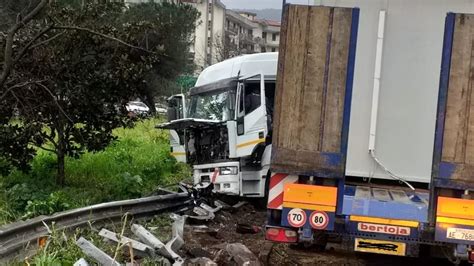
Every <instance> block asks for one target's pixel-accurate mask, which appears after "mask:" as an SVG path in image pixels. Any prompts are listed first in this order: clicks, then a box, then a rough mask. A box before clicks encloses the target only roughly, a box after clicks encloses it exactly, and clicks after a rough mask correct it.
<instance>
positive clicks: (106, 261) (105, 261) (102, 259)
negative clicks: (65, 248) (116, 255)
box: [76, 237, 120, 266]
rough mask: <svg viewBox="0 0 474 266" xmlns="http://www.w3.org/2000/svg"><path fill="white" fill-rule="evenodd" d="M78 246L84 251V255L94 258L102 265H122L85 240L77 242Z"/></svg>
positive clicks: (81, 239)
mask: <svg viewBox="0 0 474 266" xmlns="http://www.w3.org/2000/svg"><path fill="white" fill-rule="evenodd" d="M76 244H77V245H78V246H79V247H80V248H81V249H82V252H84V254H86V255H87V256H89V257H91V258H93V259H94V260H96V261H97V262H98V263H100V264H101V265H111V266H120V263H118V262H117V261H116V260H114V259H113V258H112V257H110V256H109V255H107V253H105V252H103V251H102V250H100V249H99V248H98V247H96V246H94V244H92V243H91V242H89V241H87V240H86V239H85V238H82V237H81V238H79V239H78V240H77V241H76Z"/></svg>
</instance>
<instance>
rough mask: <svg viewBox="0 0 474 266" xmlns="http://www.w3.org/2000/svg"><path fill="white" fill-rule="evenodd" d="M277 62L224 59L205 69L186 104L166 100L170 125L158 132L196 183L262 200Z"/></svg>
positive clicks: (274, 57) (263, 57) (265, 57)
mask: <svg viewBox="0 0 474 266" xmlns="http://www.w3.org/2000/svg"><path fill="white" fill-rule="evenodd" d="M277 61H278V54H277V53H262V54H254V55H243V56H240V57H236V58H232V59H228V60H226V61H223V62H220V63H218V64H215V65H213V66H210V67H208V68H206V69H205V70H204V71H203V72H202V73H201V74H200V75H199V78H198V80H197V82H196V85H195V87H193V88H191V90H190V91H189V93H188V94H187V95H186V98H187V99H186V100H178V99H182V98H179V97H174V96H173V97H172V99H171V98H170V99H171V100H170V101H169V103H170V110H169V114H170V115H169V119H168V120H169V122H168V123H165V124H162V125H159V126H158V127H160V128H167V129H170V135H171V147H172V154H173V155H174V156H175V157H176V158H177V159H178V160H179V158H181V161H183V159H184V158H185V160H186V162H187V163H189V164H191V165H192V166H193V179H194V183H195V184H200V185H204V186H207V185H210V184H213V186H214V191H215V192H217V193H221V194H228V195H237V196H245V197H263V196H265V183H266V180H267V175H268V170H269V164H270V151H271V145H270V144H271V135H272V134H271V133H272V115H273V105H274V96H275V82H276V69H277ZM181 97H183V98H184V96H181ZM181 102H182V105H183V106H184V107H187V108H184V109H185V110H186V113H185V114H183V115H182V116H179V115H176V114H178V113H179V112H177V111H175V109H176V106H178V104H177V103H181ZM186 102H187V103H188V104H187V105H186V104H185V103H186ZM178 152H179V154H178ZM183 152H184V154H185V156H184V158H183V157H178V156H181V155H183Z"/></svg>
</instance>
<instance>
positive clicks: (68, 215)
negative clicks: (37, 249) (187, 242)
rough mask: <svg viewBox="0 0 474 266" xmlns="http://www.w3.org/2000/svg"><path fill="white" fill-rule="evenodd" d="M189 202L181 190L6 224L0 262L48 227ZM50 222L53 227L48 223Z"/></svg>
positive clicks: (0, 231)
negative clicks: (179, 191)
mask: <svg viewBox="0 0 474 266" xmlns="http://www.w3.org/2000/svg"><path fill="white" fill-rule="evenodd" d="M190 203H191V199H190V197H189V194H188V193H187V192H181V193H173V194H167V195H159V196H151V197H146V198H138V199H131V200H121V201H114V202H108V203H101V204H97V205H92V206H88V207H83V208H78V209H74V210H69V211H64V212H59V213H56V214H53V215H50V216H38V217H36V218H33V219H30V220H26V221H20V222H15V223H12V224H8V225H5V226H2V227H0V264H2V263H5V262H7V261H8V260H10V259H12V258H15V257H18V255H19V254H20V253H22V252H25V250H26V249H27V248H28V247H30V246H36V244H37V241H38V239H40V238H42V237H46V236H48V235H49V234H50V232H49V230H50V228H54V230H64V229H72V228H76V227H81V226H85V225H87V224H89V223H94V222H106V221H109V222H110V221H117V220H119V219H121V217H122V216H123V215H124V214H129V215H131V216H134V217H149V216H152V215H155V214H158V213H162V212H165V211H169V210H173V209H178V208H182V207H185V206H187V205H189V204H190ZM53 223H54V227H52V226H51V225H52V224H53Z"/></svg>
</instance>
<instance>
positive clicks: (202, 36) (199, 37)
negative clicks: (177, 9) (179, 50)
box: [193, 1, 208, 71]
mask: <svg viewBox="0 0 474 266" xmlns="http://www.w3.org/2000/svg"><path fill="white" fill-rule="evenodd" d="M193 6H194V7H195V8H196V9H197V10H198V11H199V12H200V13H201V17H200V18H199V19H198V20H199V21H198V26H197V27H196V31H195V33H194V36H195V38H194V63H195V64H196V65H197V67H198V69H197V71H200V69H199V68H200V67H201V68H202V67H203V66H205V63H206V48H207V16H208V10H207V3H206V2H205V1H203V2H202V3H201V4H193Z"/></svg>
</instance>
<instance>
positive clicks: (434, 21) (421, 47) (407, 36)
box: [289, 0, 474, 183]
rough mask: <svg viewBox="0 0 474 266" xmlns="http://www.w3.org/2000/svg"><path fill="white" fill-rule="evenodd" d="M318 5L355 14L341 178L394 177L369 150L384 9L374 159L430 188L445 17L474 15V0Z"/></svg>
mask: <svg viewBox="0 0 474 266" xmlns="http://www.w3.org/2000/svg"><path fill="white" fill-rule="evenodd" d="M289 2H291V1H289ZM315 3H316V4H320V5H327V6H339V7H359V8H360V20H359V33H358V38H357V52H356V62H355V73H354V85H353V94H352V107H351V122H350V129H349V144H348V154H347V165H346V175H350V176H361V177H374V178H384V179H391V177H390V176H389V175H388V173H387V172H386V171H384V170H383V169H382V168H381V167H380V166H378V165H377V163H376V162H375V160H374V159H373V158H372V157H371V156H370V154H369V152H368V147H369V128H370V120H371V111H372V96H373V87H374V69H375V61H376V45H377V32H378V25H379V13H380V11H381V10H385V11H386V20H385V29H384V43H383V53H382V65H381V78H380V95H379V101H378V111H377V114H378V117H377V122H376V137H375V154H376V156H377V158H378V159H379V160H380V162H381V163H382V164H383V165H384V166H385V167H386V168H387V169H388V170H390V171H391V172H393V173H394V174H396V175H397V176H400V177H403V178H405V179H406V180H409V181H416V182H424V183H429V182H430V179H431V166H432V158H433V143H434V132H435V122H436V106H437V102H438V90H439V79H440V68H441V55H442V45H443V36H444V22H445V18H446V15H447V13H448V12H462V13H474V1H472V0H449V1H446V0H373V1H367V0H337V1H336V0H316V1H315Z"/></svg>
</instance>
